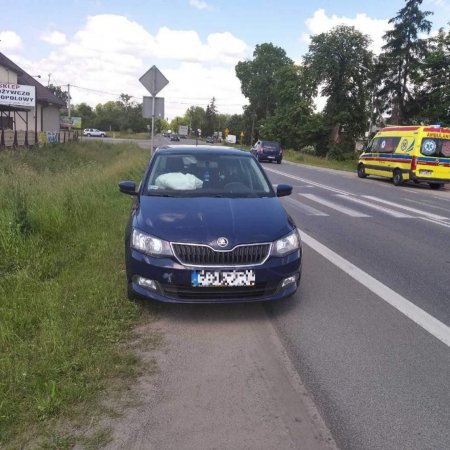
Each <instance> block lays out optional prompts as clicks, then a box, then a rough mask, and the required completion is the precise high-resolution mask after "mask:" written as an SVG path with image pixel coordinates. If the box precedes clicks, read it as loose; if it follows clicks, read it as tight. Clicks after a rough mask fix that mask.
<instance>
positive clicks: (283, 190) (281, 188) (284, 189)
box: [277, 184, 292, 197]
mask: <svg viewBox="0 0 450 450" xmlns="http://www.w3.org/2000/svg"><path fill="white" fill-rule="evenodd" d="M291 194H292V186H290V185H289V184H279V185H278V186H277V197H286V196H287V195H291Z"/></svg>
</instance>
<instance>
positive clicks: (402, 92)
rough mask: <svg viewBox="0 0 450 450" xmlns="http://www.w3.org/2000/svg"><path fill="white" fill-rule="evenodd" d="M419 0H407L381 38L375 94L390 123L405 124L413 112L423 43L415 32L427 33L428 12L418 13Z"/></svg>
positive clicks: (428, 28)
mask: <svg viewBox="0 0 450 450" xmlns="http://www.w3.org/2000/svg"><path fill="white" fill-rule="evenodd" d="M422 1H423V0H407V1H406V5H405V6H404V7H403V8H402V9H400V11H398V13H397V15H396V16H395V17H393V18H392V19H390V20H389V23H390V24H393V25H394V28H393V29H392V30H390V31H388V32H386V34H385V35H384V39H385V41H386V44H385V45H384V46H383V53H382V54H381V55H380V58H379V64H380V65H381V70H380V69H379V71H380V73H382V74H383V76H382V79H381V80H380V81H381V83H382V87H381V89H380V90H379V92H378V95H379V96H380V97H381V98H383V99H384V104H385V106H384V109H385V110H386V111H387V112H389V113H390V114H391V120H390V121H391V123H392V124H403V123H409V122H410V121H411V118H412V111H413V110H414V107H415V105H414V102H415V98H414V95H413V91H414V80H415V79H416V80H417V77H418V70H419V66H420V61H421V60H422V59H423V58H425V56H426V50H427V48H426V40H424V39H420V38H419V33H427V34H428V33H429V32H430V30H431V22H430V21H429V20H427V17H428V16H429V15H430V14H432V13H431V12H430V11H421V10H420V8H419V7H420V5H421V4H422Z"/></svg>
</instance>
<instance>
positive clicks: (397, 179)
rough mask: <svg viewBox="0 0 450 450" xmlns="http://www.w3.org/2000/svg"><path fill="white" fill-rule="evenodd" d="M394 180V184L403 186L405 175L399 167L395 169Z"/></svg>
mask: <svg viewBox="0 0 450 450" xmlns="http://www.w3.org/2000/svg"><path fill="white" fill-rule="evenodd" d="M392 182H393V183H394V186H401V185H402V184H403V175H402V172H401V171H400V170H399V169H395V170H394V175H393V177H392Z"/></svg>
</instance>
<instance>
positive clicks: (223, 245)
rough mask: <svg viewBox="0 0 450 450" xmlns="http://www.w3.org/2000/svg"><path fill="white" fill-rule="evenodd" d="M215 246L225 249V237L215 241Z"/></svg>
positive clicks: (226, 242) (226, 241) (226, 243)
mask: <svg viewBox="0 0 450 450" xmlns="http://www.w3.org/2000/svg"><path fill="white" fill-rule="evenodd" d="M217 245H218V246H219V247H222V248H223V247H226V246H227V245H228V239H227V238H226V237H220V238H219V239H217Z"/></svg>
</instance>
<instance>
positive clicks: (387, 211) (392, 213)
mask: <svg viewBox="0 0 450 450" xmlns="http://www.w3.org/2000/svg"><path fill="white" fill-rule="evenodd" d="M337 197H341V198H345V199H346V200H350V201H352V202H354V203H358V204H360V205H364V206H366V207H367V208H372V209H376V210H377V211H381V212H383V213H385V214H388V215H389V216H393V217H397V218H399V219H411V218H412V216H409V215H408V214H405V213H402V212H400V211H394V210H393V209H389V208H386V207H385V206H380V205H375V204H374V203H369V202H367V201H364V200H361V199H360V198H357V197H354V196H353V195H342V194H337Z"/></svg>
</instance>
